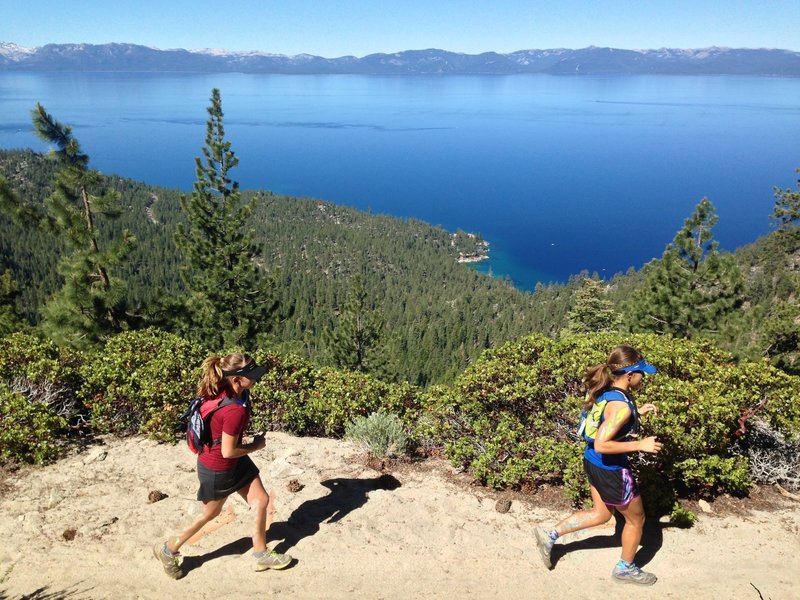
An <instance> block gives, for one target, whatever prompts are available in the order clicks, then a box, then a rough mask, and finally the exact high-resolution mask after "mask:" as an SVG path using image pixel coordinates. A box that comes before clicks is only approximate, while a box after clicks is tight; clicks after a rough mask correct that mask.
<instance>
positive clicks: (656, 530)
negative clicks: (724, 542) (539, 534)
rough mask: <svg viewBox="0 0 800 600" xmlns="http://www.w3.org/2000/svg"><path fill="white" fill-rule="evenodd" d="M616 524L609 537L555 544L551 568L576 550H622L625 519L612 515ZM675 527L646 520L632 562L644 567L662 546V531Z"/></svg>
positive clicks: (598, 536) (592, 537) (653, 519)
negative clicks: (639, 545) (639, 546)
mask: <svg viewBox="0 0 800 600" xmlns="http://www.w3.org/2000/svg"><path fill="white" fill-rule="evenodd" d="M614 518H615V519H616V523H615V526H614V533H613V534H611V535H593V536H591V537H588V538H586V539H583V540H576V541H574V542H568V543H566V544H556V545H555V546H553V551H552V553H551V555H550V560H551V561H552V563H553V567H555V566H556V564H557V563H558V561H559V560H560V559H561V557H562V556H564V555H566V554H569V553H571V552H576V551H578V550H599V549H601V548H622V528H623V526H624V525H625V518H624V517H623V516H622V515H620V514H619V513H614ZM668 527H677V526H676V525H672V524H670V523H660V522H659V521H658V519H656V518H650V519H647V520H646V521H645V522H644V531H643V532H642V541H641V548H639V551H638V552H637V553H636V557H635V558H634V562H635V563H636V564H637V565H638V566H640V567H644V566H645V565H646V564H647V563H649V562H650V561H652V560H653V558H655V555H656V554H658V551H659V550H661V546H663V545H664V529H667V528H668Z"/></svg>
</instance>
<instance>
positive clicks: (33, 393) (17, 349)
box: [0, 333, 86, 425]
mask: <svg viewBox="0 0 800 600" xmlns="http://www.w3.org/2000/svg"><path fill="white" fill-rule="evenodd" d="M82 361H83V355H82V354H80V353H78V352H75V351H72V350H69V349H63V348H58V347H56V345H55V344H53V343H52V342H50V341H47V340H43V339H41V338H38V337H36V336H33V335H29V334H25V333H14V334H12V335H9V336H6V337H5V338H3V339H2V340H0V381H2V382H4V383H5V384H6V385H7V386H8V387H9V389H11V390H12V391H14V392H18V393H20V394H22V395H23V396H24V397H25V398H27V399H28V400H29V401H30V402H32V403H39V404H43V405H46V406H47V407H48V408H49V409H50V410H51V411H52V412H53V413H54V414H56V415H58V416H60V417H62V418H64V419H66V420H67V421H68V422H69V423H70V424H73V425H75V424H80V423H82V422H84V419H85V418H86V410H85V407H84V406H83V404H82V403H81V402H80V399H79V398H78V390H79V389H80V387H81V383H82V380H81V377H80V375H79V368H80V365H81V363H82Z"/></svg>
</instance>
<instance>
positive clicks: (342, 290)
mask: <svg viewBox="0 0 800 600" xmlns="http://www.w3.org/2000/svg"><path fill="white" fill-rule="evenodd" d="M54 173H55V166H54V163H53V161H52V160H49V159H47V158H46V157H44V156H42V155H39V154H36V153H33V152H31V151H24V150H23V151H3V152H0V177H3V178H4V179H5V180H6V182H7V186H8V188H10V190H11V192H12V193H13V194H15V195H16V196H17V197H18V198H19V199H20V200H22V201H23V203H29V204H32V205H37V204H38V205H41V204H42V203H43V202H44V200H45V198H47V197H48V195H49V194H50V193H51V192H52V185H53V184H52V182H53V180H54ZM101 188H102V189H104V190H116V191H117V192H118V193H119V196H120V206H121V211H120V213H121V214H120V216H119V218H118V219H116V220H113V221H108V222H104V223H103V225H102V227H100V228H99V232H100V236H101V238H103V239H104V240H106V241H108V240H111V239H113V238H119V237H120V236H122V235H123V232H124V231H129V232H130V233H132V234H133V236H135V238H136V243H135V245H134V246H133V248H132V250H130V253H129V256H128V258H127V260H126V261H125V262H123V263H122V264H121V265H120V266H119V267H118V269H117V271H116V272H114V275H115V276H116V277H118V278H120V279H121V280H124V281H125V282H126V287H125V294H126V295H127V302H128V306H129V307H131V308H129V309H128V310H129V313H131V318H130V319H129V321H130V323H131V326H132V327H139V326H146V325H155V326H158V327H161V328H163V329H166V330H168V331H174V332H176V333H180V334H181V335H185V336H187V335H188V336H189V337H191V335H192V329H193V327H194V324H193V323H192V322H191V319H189V318H188V317H187V316H186V315H185V314H183V302H184V300H185V297H186V294H187V291H186V286H185V282H184V279H183V278H182V277H181V276H180V275H179V274H180V272H181V270H182V269H184V270H185V269H187V268H189V269H191V263H189V262H188V261H187V260H186V259H185V257H184V256H183V255H182V253H181V252H180V251H179V249H178V247H177V246H176V243H175V230H176V226H177V225H178V224H179V223H185V215H184V212H183V211H182V210H181V205H180V198H181V194H180V193H179V192H178V191H177V190H170V189H163V188H157V187H152V186H148V185H146V184H144V183H141V182H136V181H132V180H127V179H122V178H119V177H114V176H111V177H104V178H102V181H101ZM797 196H798V192H795V191H793V190H780V189H778V190H776V208H775V214H774V215H773V218H774V220H775V225H776V231H775V232H773V233H771V234H769V235H767V236H764V237H763V238H760V239H758V240H756V241H755V242H754V243H752V244H750V245H748V246H746V247H744V248H741V249H739V250H738V251H736V252H735V253H733V254H732V255H730V254H726V253H724V252H721V251H719V250H718V249H717V247H716V242H715V241H714V240H713V225H714V223H715V222H716V215H715V213H714V210H713V206H712V205H711V203H710V202H708V201H706V200H704V201H703V202H701V203H700V204H699V205H698V207H697V209H696V211H695V214H693V215H692V216H691V217H689V218H688V219H687V221H686V224H685V226H684V228H683V229H682V230H680V231H678V233H677V234H676V237H675V239H674V240H673V241H672V242H671V243H670V242H668V241H666V240H665V246H666V248H665V252H664V256H662V257H661V258H660V259H657V260H653V261H652V262H651V263H650V264H648V265H646V266H645V268H644V269H642V270H641V271H639V272H636V271H634V270H633V269H631V270H630V271H629V272H628V273H626V274H618V275H616V276H615V277H613V278H612V279H610V280H608V281H600V280H598V279H597V277H596V275H595V276H593V277H592V276H590V275H589V274H586V273H583V274H577V275H576V276H574V277H573V278H572V279H571V280H570V281H569V282H568V283H566V284H552V285H540V286H538V287H537V289H536V291H535V293H533V294H527V293H523V292H520V291H518V290H516V289H514V288H513V287H511V286H510V285H508V284H507V283H505V282H503V281H500V280H496V279H493V278H491V277H488V276H485V275H481V274H479V273H476V272H475V271H474V270H473V269H471V268H469V267H468V266H466V265H463V264H459V262H458V260H457V259H458V258H459V256H463V255H471V254H475V253H479V252H481V251H482V248H483V246H482V243H483V242H482V240H481V238H480V236H479V235H473V234H467V233H464V232H457V233H450V232H447V231H444V230H442V229H441V228H437V227H432V226H430V225H428V224H425V223H423V222H420V221H415V220H403V219H398V218H394V217H388V216H381V215H372V214H367V213H364V212H361V211H357V210H354V209H351V208H346V207H342V206H337V205H334V204H331V203H327V202H324V201H320V200H313V199H300V198H289V197H284V196H279V195H276V194H273V193H271V192H267V191H245V192H243V193H242V197H243V200H244V201H245V202H249V201H252V202H253V212H252V214H249V216H248V218H247V221H246V227H251V228H252V229H253V230H254V240H253V241H254V245H255V247H256V249H257V250H258V253H259V257H258V259H257V262H258V266H259V271H258V272H259V273H260V274H263V276H264V277H269V278H272V279H273V281H274V294H275V299H276V300H277V301H278V309H277V312H276V317H277V318H276V320H275V323H274V325H273V326H272V327H271V328H270V331H269V332H264V333H262V334H259V335H258V336H257V337H256V338H255V339H252V340H250V341H249V342H248V343H250V344H251V345H253V346H259V347H266V348H272V349H274V350H277V351H293V352H295V353H297V354H299V355H301V356H303V357H305V358H307V359H310V360H311V361H312V362H314V363H316V364H320V365H325V364H330V365H334V366H339V367H344V368H349V366H348V365H347V364H345V363H342V362H340V361H338V360H337V356H339V355H340V354H341V353H340V352H337V345H339V344H341V343H342V335H343V334H342V331H345V334H346V335H357V334H355V333H353V332H352V331H351V332H349V333H348V332H347V331H346V329H347V327H348V326H350V327H352V324H353V322H354V320H356V321H358V322H368V323H369V324H370V325H369V326H370V327H371V328H372V330H370V332H369V336H371V337H370V341H369V344H370V348H369V352H370V353H371V354H372V357H371V360H370V363H371V368H370V369H369V370H370V371H371V372H373V373H374V374H377V375H379V376H381V377H383V378H384V379H388V380H401V381H408V382H411V383H413V384H416V385H423V386H425V385H428V384H430V383H440V382H449V381H452V380H453V379H454V378H455V377H456V376H457V375H458V374H459V373H461V372H462V371H463V370H464V368H466V367H467V366H468V365H469V364H471V363H472V362H474V360H475V359H476V358H477V357H478V356H479V355H480V354H481V353H482V352H483V351H484V350H485V349H487V348H490V347H496V346H498V345H500V344H501V343H503V342H506V341H509V340H514V339H517V338H519V337H520V336H522V335H525V334H528V333H533V332H537V333H545V334H546V335H549V336H551V337H554V338H555V337H558V336H559V335H561V334H562V332H569V333H588V332H592V331H620V332H632V333H635V332H648V331H649V332H654V333H662V334H663V333H666V334H670V335H673V336H677V337H686V338H702V339H709V340H712V341H714V342H715V343H716V344H718V345H719V346H720V347H722V348H724V349H726V350H728V351H729V352H731V353H733V355H734V356H736V357H739V358H748V359H759V358H762V357H766V358H769V359H770V360H771V362H772V363H773V364H774V365H775V366H778V367H779V368H781V369H783V370H785V371H787V372H789V373H797V372H800V360H798V357H799V356H800V334H798V331H800V308H798V296H800V234H799V233H798V227H797V222H798V208H797V204H798V200H797ZM0 234H1V235H2V238H1V241H0V261H2V262H0V274H2V280H0V284H2V285H0V300H2V304H3V306H4V309H3V310H4V311H6V312H8V311H9V310H11V308H14V309H15V310H16V311H17V312H18V313H20V314H21V316H22V317H23V318H24V321H25V322H27V323H28V324H31V325H35V324H37V323H38V322H39V320H40V319H41V314H42V308H43V306H44V305H45V302H46V301H47V300H48V298H50V297H51V296H52V294H53V293H54V292H55V291H56V290H57V289H58V288H59V286H60V285H62V283H61V282H62V277H61V276H60V275H59V273H58V264H59V260H60V258H61V257H62V255H63V253H64V245H63V243H62V241H61V240H60V238H59V237H58V236H53V235H52V234H51V233H50V232H48V231H46V230H44V229H41V228H37V227H35V226H23V225H21V224H20V222H19V220H17V221H15V220H12V219H11V218H10V217H9V215H8V211H5V212H4V213H3V214H0ZM355 299H358V301H357V302H355ZM354 302H355V303H354ZM12 312H13V311H12ZM348 324H349V325H348ZM5 329H6V331H12V330H14V329H15V327H13V326H11V327H6V328H5ZM360 366H363V365H360ZM360 366H359V367H360ZM357 370H363V369H361V368H359V369H357Z"/></svg>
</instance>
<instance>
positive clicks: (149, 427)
mask: <svg viewBox="0 0 800 600" xmlns="http://www.w3.org/2000/svg"><path fill="white" fill-rule="evenodd" d="M203 358H204V353H203V351H202V349H201V348H198V347H196V346H194V345H193V344H191V343H190V342H188V341H186V340H184V339H182V338H180V337H178V336H176V335H173V334H171V333H165V332H163V331H159V330H157V329H143V330H140V331H130V332H126V333H121V334H119V335H116V336H114V337H112V338H110V339H109V340H108V341H107V342H106V344H105V346H104V347H103V348H101V349H100V350H99V351H97V352H94V353H92V354H90V355H88V357H87V361H86V363H85V364H84V365H83V367H82V368H81V374H82V375H83V378H84V385H83V388H82V390H81V394H82V395H83V398H84V402H85V403H86V404H87V405H88V406H90V408H91V414H92V426H93V427H94V428H95V429H96V430H97V431H99V432H112V433H116V434H120V435H128V434H134V433H143V434H145V435H147V436H148V437H150V438H152V439H156V440H160V441H169V440H173V439H174V438H175V426H176V424H177V423H178V421H179V417H180V415H181V414H182V413H183V411H184V410H185V409H186V406H187V405H188V404H189V401H190V400H191V399H192V398H193V397H194V395H195V387H196V385H197V382H198V380H199V378H200V369H199V365H200V363H201V362H202V359H203Z"/></svg>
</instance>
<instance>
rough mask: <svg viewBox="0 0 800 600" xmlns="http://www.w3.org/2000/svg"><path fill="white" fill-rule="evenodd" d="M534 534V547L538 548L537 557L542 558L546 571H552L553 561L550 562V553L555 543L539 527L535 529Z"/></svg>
mask: <svg viewBox="0 0 800 600" xmlns="http://www.w3.org/2000/svg"><path fill="white" fill-rule="evenodd" d="M534 533H535V534H536V546H537V547H538V548H539V556H541V557H542V562H543V563H544V566H545V567H547V568H548V569H552V568H553V561H551V560H550V551H551V550H552V549H553V544H555V542H554V541H553V538H551V537H550V535H549V534H548V533H547V531H546V530H545V529H543V528H541V527H537V528H536V529H535V530H534Z"/></svg>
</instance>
